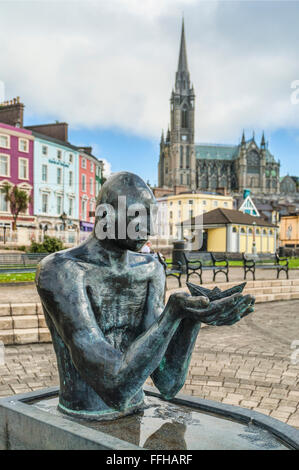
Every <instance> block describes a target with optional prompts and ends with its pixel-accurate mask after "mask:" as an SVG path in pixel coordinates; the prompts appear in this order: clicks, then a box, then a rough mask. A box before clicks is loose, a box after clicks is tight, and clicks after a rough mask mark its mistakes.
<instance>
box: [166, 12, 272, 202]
mask: <svg viewBox="0 0 299 470" xmlns="http://www.w3.org/2000/svg"><path fill="white" fill-rule="evenodd" d="M194 111H195V93H194V88H193V85H191V81H190V73H189V70H188V63H187V51H186V40H185V31H184V21H183V24H182V33H181V43H180V52H179V62H178V69H177V72H176V77H175V88H174V89H173V91H172V93H171V99H170V129H168V131H167V133H166V135H165V136H164V133H163V132H162V136H161V142H160V158H159V166H158V186H159V190H160V191H159V192H160V194H162V193H163V190H164V193H165V194H167V193H170V192H173V191H178V190H179V191H180V192H188V191H212V192H215V191H219V192H222V193H239V194H240V193H242V192H243V190H244V189H249V190H250V191H251V192H252V193H253V194H255V195H271V194H272V195H273V194H279V181H280V179H279V169H280V164H279V162H277V161H276V160H275V158H274V156H273V155H272V154H271V153H270V151H269V149H268V146H267V144H266V141H265V137H264V134H263V136H262V139H261V142H260V144H258V143H257V142H256V141H255V137H254V134H253V136H252V138H251V139H249V140H246V139H245V135H244V132H243V135H242V138H241V140H240V142H239V143H238V144H237V145H222V144H195V143H194ZM157 189H158V188H157Z"/></svg>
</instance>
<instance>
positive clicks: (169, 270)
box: [164, 261, 183, 287]
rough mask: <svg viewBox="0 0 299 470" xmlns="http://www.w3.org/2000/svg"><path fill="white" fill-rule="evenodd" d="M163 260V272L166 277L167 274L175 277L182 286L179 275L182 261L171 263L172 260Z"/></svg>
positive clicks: (181, 271) (181, 272) (181, 270)
mask: <svg viewBox="0 0 299 470" xmlns="http://www.w3.org/2000/svg"><path fill="white" fill-rule="evenodd" d="M164 262H165V274H166V278H167V277H169V276H173V277H175V278H176V279H177V280H178V282H179V287H182V282H181V276H182V274H183V269H182V263H181V262H180V261H177V262H176V263H173V262H172V261H164Z"/></svg>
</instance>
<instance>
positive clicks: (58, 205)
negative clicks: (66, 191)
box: [56, 196, 62, 214]
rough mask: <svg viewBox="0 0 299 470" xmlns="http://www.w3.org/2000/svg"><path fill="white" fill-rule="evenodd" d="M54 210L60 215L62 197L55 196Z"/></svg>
mask: <svg viewBox="0 0 299 470" xmlns="http://www.w3.org/2000/svg"><path fill="white" fill-rule="evenodd" d="M56 209H57V214H62V196H57V198H56Z"/></svg>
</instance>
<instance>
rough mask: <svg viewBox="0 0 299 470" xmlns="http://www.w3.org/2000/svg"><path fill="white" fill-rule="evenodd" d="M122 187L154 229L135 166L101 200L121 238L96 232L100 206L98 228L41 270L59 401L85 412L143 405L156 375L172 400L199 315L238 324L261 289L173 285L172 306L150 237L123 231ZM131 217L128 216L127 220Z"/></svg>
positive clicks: (112, 181) (103, 415) (96, 414)
mask: <svg viewBox="0 0 299 470" xmlns="http://www.w3.org/2000/svg"><path fill="white" fill-rule="evenodd" d="M123 196H125V197H126V208H128V207H129V206H130V205H132V204H136V203H138V204H140V205H143V206H144V207H145V208H146V211H147V214H148V222H149V223H148V229H147V230H148V231H147V234H145V235H148V233H149V230H150V206H151V205H153V204H155V198H154V196H153V194H152V192H151V190H150V189H149V187H148V186H147V185H146V184H145V183H144V182H143V180H142V179H141V178H139V177H138V176H136V175H134V174H132V173H127V172H120V173H116V174H115V175H113V176H111V177H110V178H109V179H108V180H107V181H106V183H105V184H104V185H103V187H102V189H101V191H100V193H99V196H98V200H97V206H100V205H104V207H105V204H106V205H110V206H112V207H113V208H114V210H115V214H116V216H115V227H116V229H115V239H109V238H106V239H102V237H99V236H98V235H97V224H101V223H102V221H103V219H105V216H106V214H105V213H104V212H103V214H102V215H99V214H97V212H96V218H95V227H94V231H93V232H92V234H91V235H90V237H89V238H88V239H87V240H86V241H84V242H83V243H81V244H80V245H79V246H77V247H75V248H71V249H68V250H63V251H60V252H57V253H53V254H51V255H49V256H47V257H46V258H44V260H43V261H42V262H41V263H40V265H39V268H38V271H37V275H36V284H37V289H38V293H39V295H40V297H41V301H42V305H43V309H44V314H45V318H46V321H47V325H48V327H49V329H50V332H51V335H52V339H53V345H54V348H55V352H56V355H57V362H58V369H59V376H60V396H59V409H60V411H62V412H64V413H67V414H70V415H73V416H77V417H82V418H87V419H112V418H116V417H119V416H124V415H126V414H128V413H131V412H134V411H136V410H138V409H141V408H142V406H143V401H144V394H143V389H142V386H143V384H144V382H145V381H146V379H147V378H148V377H149V376H150V377H151V378H152V380H153V382H154V384H155V386H156V387H157V388H158V389H159V391H160V392H161V394H162V395H163V397H165V398H166V399H171V398H172V397H174V396H175V395H176V394H177V393H178V391H179V390H180V389H181V387H182V386H183V384H184V382H185V379H186V374H187V370H188V365H189V362H190V358H191V355H192V351H193V348H194V345H195V341H196V338H197V335H198V332H199V330H200V325H201V323H207V324H209V325H219V326H220V325H232V324H233V323H235V322H237V321H239V320H240V319H241V318H242V317H244V316H245V315H247V314H248V313H250V312H251V311H252V310H253V303H254V298H253V297H251V296H249V295H247V296H243V295H242V294H241V292H237V293H235V294H233V295H229V296H225V297H223V298H222V297H221V295H219V291H217V292H214V294H213V296H214V297H213V296H212V297H211V300H209V295H207V293H204V294H202V292H201V291H200V292H197V291H196V289H195V290H194V288H193V290H194V292H193V294H195V295H193V296H191V295H189V294H187V293H175V294H172V295H171V296H170V298H169V300H168V302H167V304H166V306H165V305H164V290H165V273H164V268H163V265H162V264H161V263H160V261H159V259H158V258H157V257H154V256H152V255H150V254H143V253H139V252H138V251H139V250H140V249H141V247H142V246H143V245H144V243H145V242H146V239H147V236H145V235H144V234H141V235H142V236H137V238H135V239H131V238H130V237H128V236H126V237H125V238H124V237H123V236H120V233H119V228H118V224H117V222H118V219H119V218H120V217H121V216H123V215H121V214H120V210H119V207H118V200H119V197H123ZM133 219H134V216H132V215H126V216H125V222H126V224H127V225H128V224H129V223H130V222H132V220H133ZM195 287H196V286H195ZM240 290H242V289H240ZM216 294H217V295H216ZM215 295H216V300H213V298H215Z"/></svg>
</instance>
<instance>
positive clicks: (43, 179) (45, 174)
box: [42, 165, 48, 183]
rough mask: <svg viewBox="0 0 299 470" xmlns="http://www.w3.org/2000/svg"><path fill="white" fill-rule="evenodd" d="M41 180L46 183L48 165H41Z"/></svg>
mask: <svg viewBox="0 0 299 470" xmlns="http://www.w3.org/2000/svg"><path fill="white" fill-rule="evenodd" d="M42 181H43V182H44V183H46V182H47V181H48V166H47V165H42Z"/></svg>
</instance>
